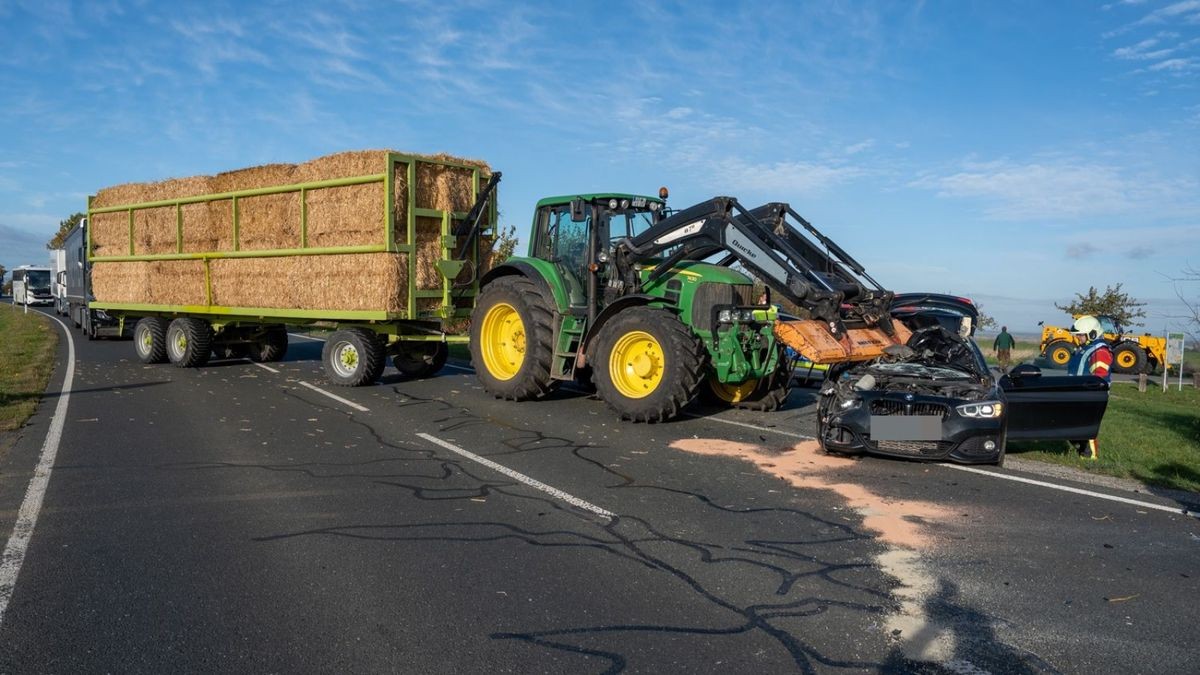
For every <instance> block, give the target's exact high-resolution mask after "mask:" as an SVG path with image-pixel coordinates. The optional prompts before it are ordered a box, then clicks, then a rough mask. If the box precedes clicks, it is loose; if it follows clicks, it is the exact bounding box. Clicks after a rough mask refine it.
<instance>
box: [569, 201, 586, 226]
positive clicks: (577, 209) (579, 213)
mask: <svg viewBox="0 0 1200 675" xmlns="http://www.w3.org/2000/svg"><path fill="white" fill-rule="evenodd" d="M585 220H587V202H585V201H583V200H582V199H572V200H571V222H575V223H582V222H583V221H585Z"/></svg>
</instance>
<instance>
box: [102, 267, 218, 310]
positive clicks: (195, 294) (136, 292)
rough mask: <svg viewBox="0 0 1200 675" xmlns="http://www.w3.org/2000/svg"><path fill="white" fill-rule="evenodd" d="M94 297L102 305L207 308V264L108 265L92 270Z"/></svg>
mask: <svg viewBox="0 0 1200 675" xmlns="http://www.w3.org/2000/svg"><path fill="white" fill-rule="evenodd" d="M92 293H93V294H95V296H96V300H97V301H99V302H128V303H140V304H151V305H203V304H205V302H206V301H207V298H206V294H205V290H204V262H203V261H201V260H157V261H138V262H105V263H96V264H95V265H94V266H93V267H92Z"/></svg>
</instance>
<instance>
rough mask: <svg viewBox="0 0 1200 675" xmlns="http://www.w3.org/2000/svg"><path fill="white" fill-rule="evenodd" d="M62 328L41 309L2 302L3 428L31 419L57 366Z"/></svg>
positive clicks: (0, 384) (0, 411) (0, 392)
mask: <svg viewBox="0 0 1200 675" xmlns="http://www.w3.org/2000/svg"><path fill="white" fill-rule="evenodd" d="M57 346H58V332H57V331H55V330H54V329H53V328H52V327H51V325H50V322H49V321H47V320H46V317H44V316H42V315H41V314H39V313H37V312H29V313H28V314H25V313H24V312H22V311H21V310H19V309H17V308H15V307H14V306H13V305H0V431H11V430H13V429H16V428H18V427H20V426H21V425H22V424H24V423H25V420H27V419H29V416H30V415H32V414H33V411H34V409H35V408H37V404H38V401H39V400H41V397H42V393H43V392H44V391H46V382H47V381H48V380H49V379H50V373H51V372H52V371H53V370H54V350H55V348H56V347H57Z"/></svg>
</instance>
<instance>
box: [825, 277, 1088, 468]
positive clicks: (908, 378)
mask: <svg viewBox="0 0 1200 675" xmlns="http://www.w3.org/2000/svg"><path fill="white" fill-rule="evenodd" d="M892 316H893V317H894V319H895V320H897V321H900V322H902V323H903V324H904V325H905V326H906V327H907V328H909V329H910V330H911V331H912V337H911V338H909V339H908V340H907V342H906V343H905V344H903V345H894V346H892V347H889V348H888V349H887V350H886V353H885V354H884V355H883V356H882V357H880V358H877V359H873V360H871V361H867V362H861V363H848V364H839V365H836V366H833V367H832V368H831V369H830V371H829V376H828V379H827V380H826V382H825V384H824V385H823V386H822V388H821V393H820V400H819V404H818V411H817V422H818V440H819V441H820V443H821V447H822V448H823V449H825V450H826V451H828V452H835V453H846V454H859V453H872V454H880V455H890V456H895V457H906V458H910V459H923V460H934V461H954V462H961V463H967V464H1003V462H1004V455H1005V447H1006V444H1007V442H1008V441H1009V440H1012V439H1061V440H1068V441H1080V440H1086V439H1090V438H1095V437H1096V435H1097V434H1098V432H1099V428H1100V420H1101V418H1103V416H1104V409H1105V407H1106V406H1107V405H1108V383H1107V382H1106V381H1105V380H1104V379H1103V378H1099V377H1093V376H1084V377H1071V376H1067V375H1066V374H1065V373H1055V372H1052V371H1048V372H1046V373H1043V372H1042V371H1041V370H1040V369H1039V368H1037V367H1035V366H1032V365H1025V364H1023V365H1018V366H1017V367H1015V368H1013V370H1012V371H1011V372H1010V373H1008V374H1005V375H999V376H997V375H998V373H997V372H995V371H993V370H991V369H990V368H989V367H988V365H987V362H986V361H985V360H984V357H983V354H982V353H981V352H980V350H979V347H978V346H977V345H976V344H975V341H974V340H972V339H971V336H972V335H973V334H974V332H975V327H976V324H977V323H978V321H979V312H978V310H977V309H976V308H975V306H974V304H973V303H972V302H971V301H970V300H968V299H966V298H957V297H953V296H948V295H940V294H904V295H898V296H896V299H895V302H894V303H893V305H892Z"/></svg>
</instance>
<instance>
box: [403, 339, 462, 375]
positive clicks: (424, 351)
mask: <svg viewBox="0 0 1200 675" xmlns="http://www.w3.org/2000/svg"><path fill="white" fill-rule="evenodd" d="M398 349H399V351H397V352H396V354H395V355H394V356H393V357H392V365H393V366H396V370H398V371H400V374H401V375H403V376H404V377H407V378H413V379H417V378H423V377H433V376H434V375H437V374H438V372H439V371H440V370H441V369H442V367H443V366H445V365H446V359H448V358H450V348H449V347H447V346H446V343H445V342H407V343H405V342H401V343H400V346H399V348H398Z"/></svg>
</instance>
